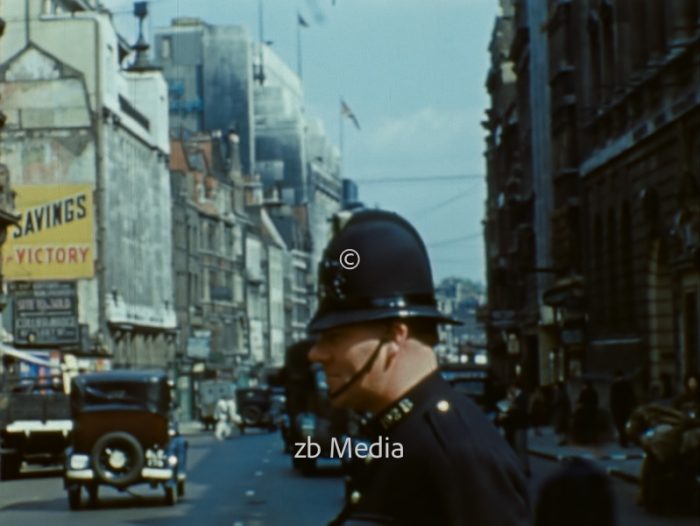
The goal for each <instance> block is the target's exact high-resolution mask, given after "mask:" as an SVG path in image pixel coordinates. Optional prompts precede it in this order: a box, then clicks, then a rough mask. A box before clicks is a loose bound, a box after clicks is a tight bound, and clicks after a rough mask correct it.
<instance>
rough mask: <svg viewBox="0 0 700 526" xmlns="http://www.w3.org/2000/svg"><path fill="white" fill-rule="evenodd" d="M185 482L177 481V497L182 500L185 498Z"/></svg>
mask: <svg viewBox="0 0 700 526" xmlns="http://www.w3.org/2000/svg"><path fill="white" fill-rule="evenodd" d="M185 485H186V484H185V480H184V479H182V480H178V481H177V496H178V497H180V498H182V497H184V496H185Z"/></svg>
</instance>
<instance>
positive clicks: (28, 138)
mask: <svg viewBox="0 0 700 526" xmlns="http://www.w3.org/2000/svg"><path fill="white" fill-rule="evenodd" d="M0 16H2V17H4V18H6V19H7V20H9V21H11V22H9V23H8V25H7V29H6V35H5V38H4V42H3V46H2V48H1V49H0V92H1V96H2V99H3V101H4V104H5V108H6V110H5V111H6V113H7V117H8V118H7V126H6V128H5V130H4V131H3V134H2V143H1V144H2V154H3V156H4V159H5V160H6V164H7V166H8V167H9V170H10V172H11V173H12V174H13V178H14V179H15V181H16V184H17V187H16V191H17V199H18V207H19V211H20V212H21V213H22V219H21V221H20V226H19V227H18V228H17V229H15V230H13V231H12V233H11V245H10V246H9V247H8V250H7V251H6V252H5V253H4V254H3V256H4V265H5V272H6V274H7V277H8V279H10V280H12V281H14V282H18V283H30V284H31V283H35V282H43V283H46V282H67V283H68V285H65V286H63V285H59V286H57V287H59V288H60V287H63V288H64V289H65V291H66V294H68V293H70V294H71V298H75V303H74V306H75V312H74V313H71V316H68V317H66V316H64V317H62V318H61V319H62V320H64V319H70V320H72V326H71V327H66V329H67V330H68V329H70V330H69V331H68V332H69V333H70V334H71V335H72V336H74V337H75V338H71V341H70V343H68V342H59V343H66V345H65V346H64V347H63V348H65V349H71V350H78V351H82V352H84V353H93V354H95V353H96V354H98V355H108V356H110V357H111V358H112V361H113V363H114V364H115V365H118V366H162V367H167V366H169V365H171V364H172V362H173V359H174V347H175V345H174V342H175V337H176V319H175V312H174V310H173V283H172V275H171V272H170V268H171V244H170V243H171V238H170V235H169V234H170V222H171V218H170V205H169V203H170V185H169V181H168V169H167V158H168V154H169V141H168V115H167V86H166V84H165V81H164V79H163V77H162V75H161V74H160V73H159V72H158V71H155V70H152V69H149V68H145V69H144V68H130V67H129V66H130V63H131V60H132V57H130V47H129V46H128V44H127V43H126V42H125V41H124V40H123V39H122V38H121V37H120V36H119V35H118V34H117V33H116V31H115V29H114V27H113V25H112V22H111V18H110V16H109V13H107V12H105V11H103V10H101V9H97V8H94V7H91V4H88V3H86V2H80V1H60V0H59V1H55V2H44V1H41V0H29V1H28V2H24V3H22V2H20V3H17V2H3V3H2V4H0ZM23 287H25V290H26V285H23ZM69 289H70V290H69ZM74 325H79V327H77V326H74ZM50 327H51V324H48V326H47V327H44V326H37V327H36V330H33V331H32V332H30V334H28V335H27V339H26V341H25V343H26V344H28V345H30V346H32V345H36V346H41V344H42V342H43V344H44V345H48V344H51V343H52V342H53V340H52V339H51V336H57V335H56V334H53V335H52V334H51V331H49V330H47V329H48V328H50ZM45 335H47V338H46V339H43V338H44V336H45ZM15 343H16V344H17V343H18V339H17V324H15ZM54 343H55V342H54ZM58 347H61V345H58Z"/></svg>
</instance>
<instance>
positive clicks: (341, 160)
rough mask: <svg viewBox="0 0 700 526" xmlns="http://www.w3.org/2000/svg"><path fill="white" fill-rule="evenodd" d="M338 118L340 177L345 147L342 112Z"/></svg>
mask: <svg viewBox="0 0 700 526" xmlns="http://www.w3.org/2000/svg"><path fill="white" fill-rule="evenodd" d="M341 108H342V101H341ZM338 116H339V122H338V134H339V137H338V142H339V143H340V144H339V146H340V176H341V177H342V176H343V165H344V164H345V146H344V144H343V127H344V126H345V122H344V121H345V115H343V112H342V110H341V111H340V112H339V113H338Z"/></svg>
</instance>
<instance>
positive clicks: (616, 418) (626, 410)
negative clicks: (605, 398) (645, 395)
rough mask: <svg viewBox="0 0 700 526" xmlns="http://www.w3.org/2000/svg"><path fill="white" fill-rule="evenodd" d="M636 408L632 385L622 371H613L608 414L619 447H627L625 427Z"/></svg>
mask: <svg viewBox="0 0 700 526" xmlns="http://www.w3.org/2000/svg"><path fill="white" fill-rule="evenodd" d="M636 406H637V397H636V396H635V394H634V388H633V387H632V383H631V382H630V381H629V380H628V379H627V378H625V375H624V373H623V372H622V370H620V369H617V370H616V371H615V380H614V381H613V383H612V384H611V385H610V413H611V414H612V417H613V422H614V423H615V428H616V429H617V438H618V441H619V442H620V446H621V447H624V448H626V447H627V438H628V437H627V433H626V432H625V426H626V425H627V421H628V420H629V418H630V415H631V414H632V411H634V408H635V407H636Z"/></svg>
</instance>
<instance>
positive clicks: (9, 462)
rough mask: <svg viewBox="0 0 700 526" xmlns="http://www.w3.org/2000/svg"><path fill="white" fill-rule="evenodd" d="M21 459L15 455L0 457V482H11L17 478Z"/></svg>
mask: <svg viewBox="0 0 700 526" xmlns="http://www.w3.org/2000/svg"><path fill="white" fill-rule="evenodd" d="M21 465H22V459H21V458H20V456H19V455H18V454H17V453H10V454H5V455H0V480H12V479H16V478H17V477H19V471H20V467H21Z"/></svg>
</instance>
